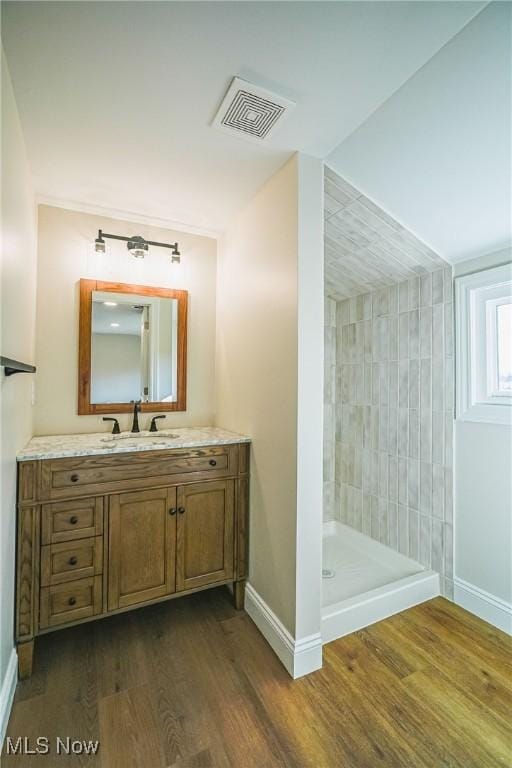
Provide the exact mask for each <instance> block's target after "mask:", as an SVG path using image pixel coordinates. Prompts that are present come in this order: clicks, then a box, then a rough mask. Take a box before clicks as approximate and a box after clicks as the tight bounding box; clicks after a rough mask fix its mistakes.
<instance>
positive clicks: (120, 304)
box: [90, 291, 178, 404]
mask: <svg viewBox="0 0 512 768" xmlns="http://www.w3.org/2000/svg"><path fill="white" fill-rule="evenodd" d="M91 320H92V323H91V400H90V402H91V404H108V403H130V402H132V401H134V400H142V402H146V403H151V402H159V403H175V402H176V401H177V399H178V392H177V364H178V345H177V335H178V334H177V331H178V301H177V299H171V298H161V297H157V296H144V295H140V296H139V295H137V294H134V293H117V292H116V293H110V292H106V291H93V292H92V318H91Z"/></svg>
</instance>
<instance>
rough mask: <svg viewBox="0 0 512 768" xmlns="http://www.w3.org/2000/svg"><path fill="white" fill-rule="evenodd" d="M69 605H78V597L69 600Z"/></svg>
mask: <svg viewBox="0 0 512 768" xmlns="http://www.w3.org/2000/svg"><path fill="white" fill-rule="evenodd" d="M68 603H69V605H75V603H76V597H70V598H69V600H68Z"/></svg>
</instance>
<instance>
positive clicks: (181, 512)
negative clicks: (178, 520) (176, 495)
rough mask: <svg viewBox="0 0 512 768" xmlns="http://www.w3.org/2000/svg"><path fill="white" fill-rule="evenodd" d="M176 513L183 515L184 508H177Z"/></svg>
mask: <svg viewBox="0 0 512 768" xmlns="http://www.w3.org/2000/svg"><path fill="white" fill-rule="evenodd" d="M178 512H179V513H180V515H184V514H185V507H178Z"/></svg>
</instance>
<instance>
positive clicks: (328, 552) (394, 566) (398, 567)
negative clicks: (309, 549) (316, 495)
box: [322, 520, 439, 643]
mask: <svg viewBox="0 0 512 768" xmlns="http://www.w3.org/2000/svg"><path fill="white" fill-rule="evenodd" d="M323 569H324V570H323V579H322V642H323V643H330V642H331V641H332V640H336V639H337V638H339V637H343V636H344V635H348V634H350V633H351V632H355V631H356V630H358V629H363V627H367V626H369V625H370V624H374V623H375V622H376V621H381V620H382V619H386V618H387V617H388V616H392V615H393V614H395V613H399V612H400V611H404V610H405V609H406V608H411V607H412V606H413V605H418V603H423V602H424V601H425V600H430V599H432V598H433V597H437V595H439V574H437V573H436V572H435V571H430V570H425V569H424V568H423V567H422V566H421V565H420V564H419V563H417V562H416V561H415V560H411V559H410V558H408V557H404V555H401V554H399V553H398V552H395V551H394V550H392V549H390V548H389V547H386V546H384V544H380V543H379V542H378V541H374V539H371V538H370V537H369V536H365V535H364V534H362V533H359V531H356V530H354V529H353V528H350V527H349V526H347V525H343V524H342V523H339V522H337V521H334V520H331V521H329V522H327V523H324V529H323Z"/></svg>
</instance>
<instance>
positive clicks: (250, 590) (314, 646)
mask: <svg viewBox="0 0 512 768" xmlns="http://www.w3.org/2000/svg"><path fill="white" fill-rule="evenodd" d="M245 610H246V612H247V613H248V614H249V616H250V617H251V619H252V620H253V621H254V623H255V624H256V626H257V627H258V629H259V631H260V632H261V634H262V635H263V637H264V638H265V640H266V641H267V642H268V644H269V645H270V647H271V648H272V650H273V651H274V653H275V654H276V656H277V657H278V659H279V660H280V661H281V663H282V664H283V666H284V668H285V669H286V671H287V672H288V674H289V675H291V677H293V678H294V679H296V678H298V677H303V676H304V675H307V674H309V673H310V672H314V671H315V670H317V669H320V668H321V666H322V638H321V635H320V632H317V633H315V634H313V635H310V636H309V637H304V638H301V639H300V640H295V639H294V638H293V637H292V635H291V634H290V633H289V632H288V630H287V629H286V627H285V626H284V625H283V624H282V623H281V621H280V620H279V619H278V618H277V616H276V615H275V613H274V612H273V611H272V610H271V609H270V608H269V606H268V605H267V603H266V602H265V601H264V600H263V598H262V597H261V595H259V594H258V592H256V590H255V589H254V587H253V586H252V585H251V584H247V586H246V590H245Z"/></svg>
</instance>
